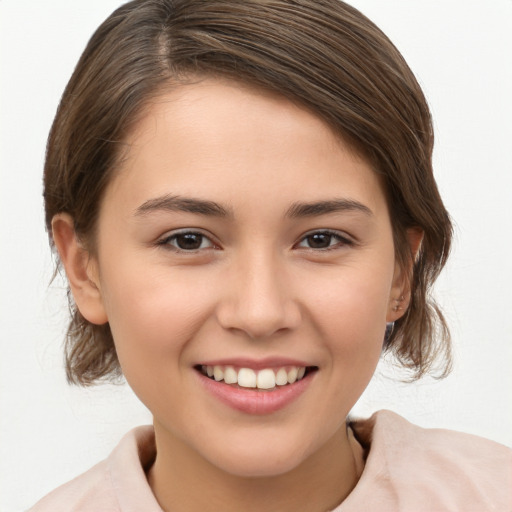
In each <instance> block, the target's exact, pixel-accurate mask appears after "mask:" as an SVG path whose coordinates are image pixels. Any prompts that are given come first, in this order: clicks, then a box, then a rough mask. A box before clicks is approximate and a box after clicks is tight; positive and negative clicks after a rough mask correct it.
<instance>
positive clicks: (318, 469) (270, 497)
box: [148, 424, 359, 512]
mask: <svg viewBox="0 0 512 512" xmlns="http://www.w3.org/2000/svg"><path fill="white" fill-rule="evenodd" d="M155 435H156V445H157V457H156V460H155V463H154V465H153V467H152V468H151V470H150V471H149V473H148V481H149V484H150V486H151V488H152V490H153V493H154V494H155V496H156V499H157V500H158V502H159V504H160V506H161V507H162V509H163V510H164V511H171V510H172V511H177V512H184V511H186V512H199V511H201V512H203V511H204V510H216V509H218V510H223V511H225V512H239V511H240V510H244V511H246V512H252V511H256V510H258V511H259V510H262V509H264V510H266V511H267V512H272V511H279V512H288V511H290V512H291V511H297V510H308V511H325V510H332V509H333V508H335V507H336V506H337V505H338V504H339V503H341V502H342V501H343V500H344V499H345V498H346V496H348V494H349V493H350V492H351V490H352V489H353V488H354V487H355V485H356V483H357V481H358V479H359V474H358V469H357V466H358V463H357V461H356V460H355V455H354V453H355V452H354V449H353V447H351V442H350V441H349V439H348V436H347V430H346V427H345V425H343V426H342V427H341V428H340V429H339V430H338V432H336V434H335V435H334V436H333V437H332V438H331V439H330V440H329V441H328V442H327V443H326V444H325V445H324V446H323V447H322V448H321V449H320V450H318V451H317V452H316V453H314V454H313V455H312V456H310V457H309V458H308V459H306V460H304V461H303V462H302V463H301V464H300V465H299V466H298V467H295V468H294V469H292V470H291V471H289V472H287V473H284V474H280V475H273V476H268V477H246V476H238V475H233V474H230V473H227V472H226V471H224V470H222V469H220V468H218V467H216V466H215V465H214V464H211V463H210V462H209V461H207V460H205V459H204V458H203V457H201V455H200V454H198V453H197V452H196V451H194V450H193V449H191V448H190V447H189V446H188V445H186V444H184V443H183V442H181V441H180V440H179V439H176V438H175V437H173V436H172V435H171V434H169V432H168V431H165V432H162V431H161V429H160V428H159V427H158V425H157V424H155ZM354 442H355V441H354Z"/></svg>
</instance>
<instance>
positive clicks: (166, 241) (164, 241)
mask: <svg viewBox="0 0 512 512" xmlns="http://www.w3.org/2000/svg"><path fill="white" fill-rule="evenodd" d="M188 234H191V235H199V236H202V237H204V238H206V239H207V240H208V241H209V242H210V244H211V246H210V247H204V248H202V249H201V248H199V249H191V250H185V249H180V248H179V247H175V246H174V245H171V244H170V240H172V239H173V238H175V237H177V236H180V235H188ZM156 245H157V246H160V247H163V248H165V249H168V250H172V251H175V252H178V253H183V254H195V253H198V252H200V251H204V250H210V249H219V248H220V244H219V243H217V241H216V240H215V237H213V235H211V234H210V233H205V232H204V230H202V229H200V228H181V229H176V230H172V231H167V232H166V233H165V234H164V235H162V236H160V237H159V238H158V239H157V241H156Z"/></svg>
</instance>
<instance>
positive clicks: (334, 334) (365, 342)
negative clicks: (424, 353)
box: [311, 265, 393, 372]
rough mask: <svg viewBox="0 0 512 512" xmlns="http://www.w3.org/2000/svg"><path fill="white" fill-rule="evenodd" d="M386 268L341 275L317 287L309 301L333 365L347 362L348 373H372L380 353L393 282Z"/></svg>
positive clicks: (390, 270) (389, 271) (388, 269)
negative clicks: (354, 371)
mask: <svg viewBox="0 0 512 512" xmlns="http://www.w3.org/2000/svg"><path fill="white" fill-rule="evenodd" d="M388 267H389V268H387V267H384V266H382V267H381V268H379V269H377V271H376V272H375V269H374V268H373V267H372V269H373V272H370V269H368V268H364V267H362V268H360V269H358V270H357V271H356V270H353V271H351V272H348V271H347V272H343V273H340V276H339V278H338V279H336V278H332V276H331V279H329V280H326V281H325V282H324V283H322V286H319V287H318V288H317V292H316V293H315V296H314V297H312V299H311V304H314V311H315V313H314V318H315V319H316V320H315V323H316V328H317V329H318V331H319V332H320V333H321V338H322V339H323V340H325V342H326V343H327V344H328V350H329V352H330V353H331V355H332V361H333V364H337V363H339V362H340V361H341V362H343V364H345V363H346V362H349V364H348V365H347V366H349V367H350V368H349V370H350V371H352V369H358V370H363V369H366V368H368V369H371V371H372V372H373V367H374V366H375V365H376V364H377V362H378V359H379V357H380V354H381V350H382V343H383V339H384V330H385V325H386V315H387V311H388V302H389V294H390V289H391V283H392V279H393V269H392V268H391V265H388ZM370 276H371V277H370Z"/></svg>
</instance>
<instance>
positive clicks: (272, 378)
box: [256, 370, 276, 389]
mask: <svg viewBox="0 0 512 512" xmlns="http://www.w3.org/2000/svg"><path fill="white" fill-rule="evenodd" d="M256 385H257V387H258V388H259V389H272V388H275V387H276V374H275V373H274V370H261V371H259V372H258V378H257V382H256Z"/></svg>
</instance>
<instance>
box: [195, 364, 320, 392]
mask: <svg viewBox="0 0 512 512" xmlns="http://www.w3.org/2000/svg"><path fill="white" fill-rule="evenodd" d="M195 369H196V370H197V371H199V372H200V373H202V374H203V375H204V376H205V377H208V378H209V379H211V380H214V381H217V382H224V383H225V384H230V385H233V386H235V387H240V388H249V389H262V390H267V391H272V390H274V389H276V388H282V387H284V386H289V385H290V384H294V383H295V382H297V381H300V380H302V379H303V378H304V377H306V376H307V375H309V374H310V373H312V372H314V371H317V370H318V367H316V366H283V367H280V368H276V369H274V368H263V369H261V370H253V369H252V368H235V367H234V366H229V365H215V366H210V365H208V366H206V365H198V366H196V367H195Z"/></svg>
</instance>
